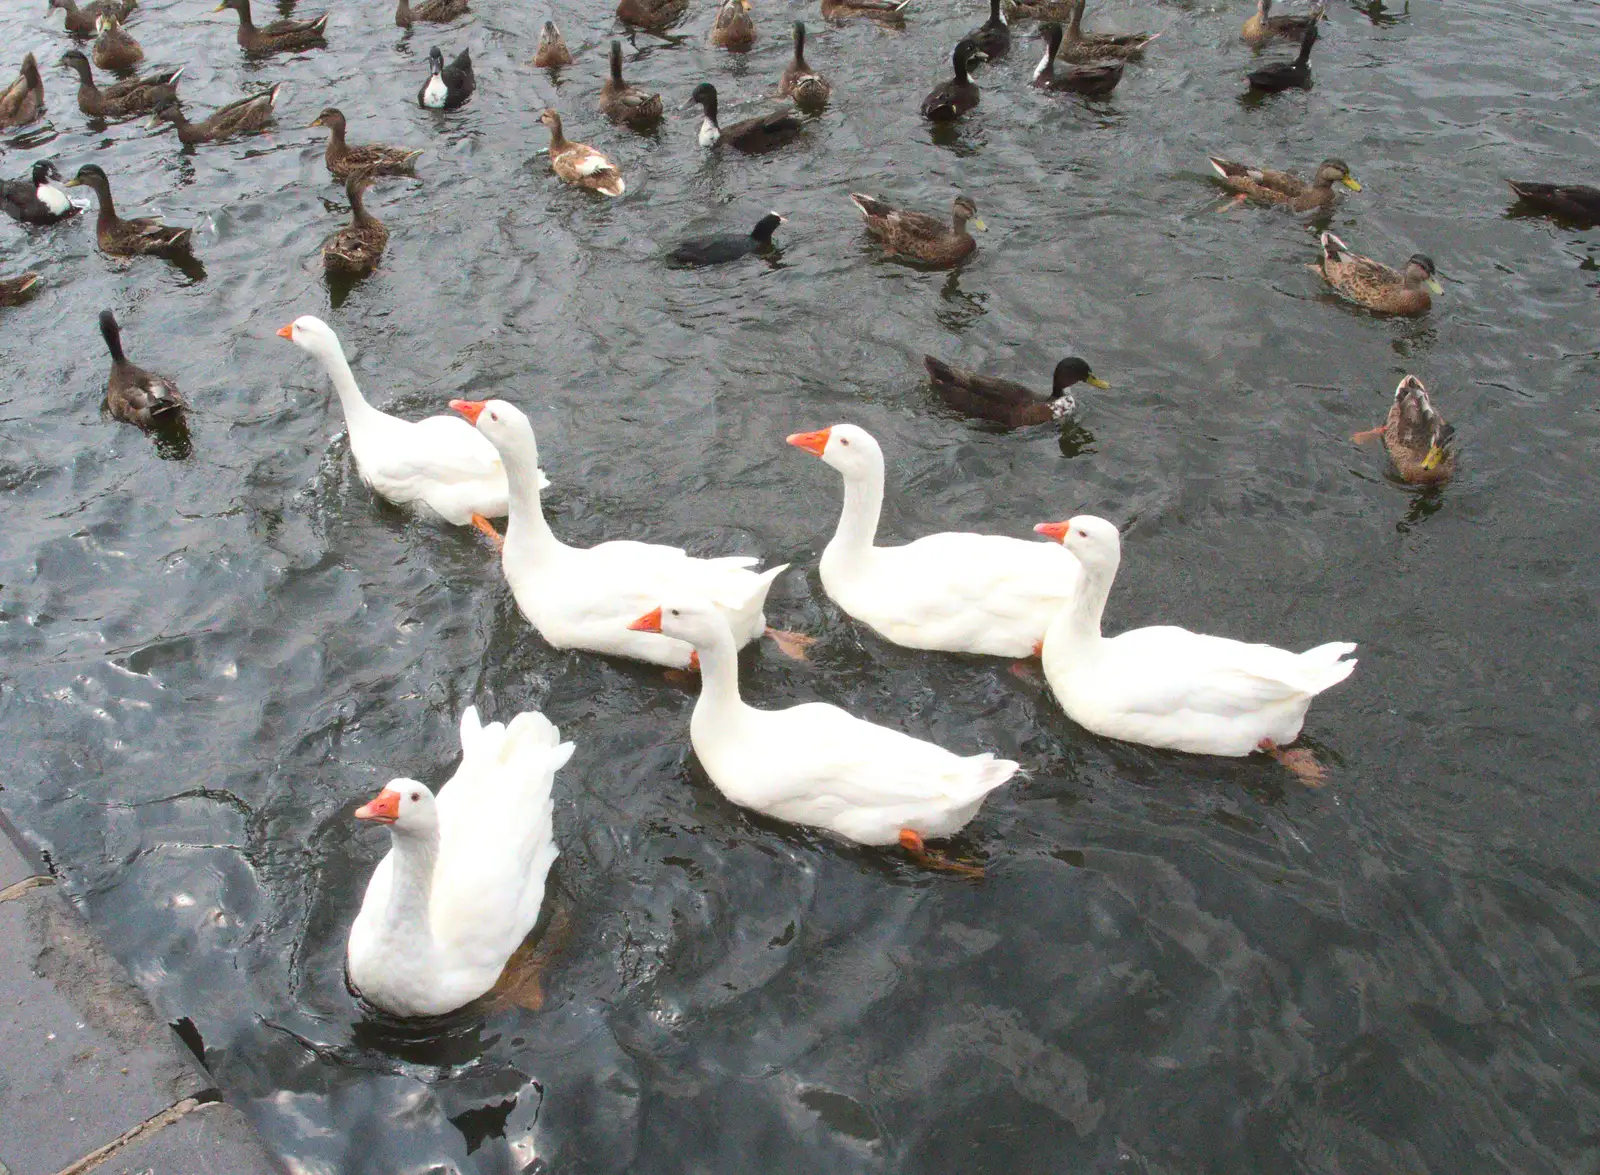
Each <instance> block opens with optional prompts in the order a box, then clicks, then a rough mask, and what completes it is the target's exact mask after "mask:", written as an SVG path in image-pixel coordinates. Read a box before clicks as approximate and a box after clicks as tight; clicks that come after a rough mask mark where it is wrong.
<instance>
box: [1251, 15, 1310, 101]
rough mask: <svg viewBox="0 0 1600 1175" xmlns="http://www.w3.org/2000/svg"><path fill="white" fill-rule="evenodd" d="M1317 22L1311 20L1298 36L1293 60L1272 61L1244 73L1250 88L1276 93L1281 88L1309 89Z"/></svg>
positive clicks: (1264, 92) (1265, 92) (1266, 92)
mask: <svg viewBox="0 0 1600 1175" xmlns="http://www.w3.org/2000/svg"><path fill="white" fill-rule="evenodd" d="M1317 36H1318V34H1317V24H1316V21H1312V22H1311V23H1310V24H1308V25H1307V26H1306V31H1305V32H1304V33H1303V34H1302V35H1301V37H1300V52H1299V54H1297V55H1296V57H1295V59H1294V60H1293V61H1274V62H1273V63H1272V64H1271V65H1263V66H1262V67H1261V68H1260V69H1253V70H1251V71H1250V72H1249V73H1248V74H1246V75H1245V80H1246V81H1248V82H1249V83H1250V88H1251V89H1252V90H1257V91H1259V92H1261V93H1263V94H1277V93H1280V92H1281V91H1283V90H1291V89H1299V90H1305V89H1309V88H1310V86H1311V46H1313V45H1315V44H1316V43H1317Z"/></svg>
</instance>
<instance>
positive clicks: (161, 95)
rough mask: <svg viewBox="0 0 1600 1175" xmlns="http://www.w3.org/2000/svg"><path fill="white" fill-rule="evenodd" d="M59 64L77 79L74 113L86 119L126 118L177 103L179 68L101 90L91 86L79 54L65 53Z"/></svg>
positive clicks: (75, 51)
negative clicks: (78, 111)
mask: <svg viewBox="0 0 1600 1175" xmlns="http://www.w3.org/2000/svg"><path fill="white" fill-rule="evenodd" d="M61 64H62V65H63V66H65V67H66V68H68V69H70V70H72V71H73V72H74V73H76V74H77V75H78V109H79V110H81V111H83V112H84V114H86V115H88V116H89V117H90V118H126V117H128V116H129V115H133V114H143V113H144V112H145V111H147V110H153V109H154V108H155V107H157V106H159V105H160V104H161V103H163V102H176V101H177V100H178V78H179V77H180V76H181V75H182V73H183V67H182V66H179V67H178V68H177V69H163V70H160V71H158V72H156V73H153V74H150V75H148V76H146V77H142V78H133V79H131V80H130V81H126V82H116V83H115V84H113V85H110V86H107V87H106V88H105V89H103V90H102V89H101V88H100V87H99V86H97V85H95V84H94V72H93V71H92V70H91V69H90V68H89V59H88V58H87V57H85V56H84V55H83V52H82V51H81V50H78V49H68V50H67V51H66V52H65V53H63V54H62V55H61Z"/></svg>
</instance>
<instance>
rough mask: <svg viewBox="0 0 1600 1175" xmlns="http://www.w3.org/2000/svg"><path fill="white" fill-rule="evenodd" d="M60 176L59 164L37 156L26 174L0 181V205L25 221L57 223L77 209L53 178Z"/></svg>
mask: <svg viewBox="0 0 1600 1175" xmlns="http://www.w3.org/2000/svg"><path fill="white" fill-rule="evenodd" d="M60 178H61V173H60V172H59V171H57V170H56V165H55V164H54V163H51V162H50V161H49V160H48V159H40V160H38V161H37V162H36V163H35V164H34V165H33V167H32V168H31V169H30V170H29V172H28V175H27V178H25V179H20V180H6V181H5V183H3V184H0V208H4V209H5V211H6V215H7V216H9V217H11V219H12V220H20V221H22V222H23V223H24V224H54V223H56V221H58V220H65V219H66V218H67V217H69V216H71V215H72V214H73V213H75V212H77V211H78V206H77V205H76V204H74V203H73V202H72V200H71V199H70V198H69V197H68V196H67V193H66V192H65V191H64V190H63V189H62V188H61V187H60V186H59V185H57V184H54V183H52V182H51V181H52V180H58V179H60Z"/></svg>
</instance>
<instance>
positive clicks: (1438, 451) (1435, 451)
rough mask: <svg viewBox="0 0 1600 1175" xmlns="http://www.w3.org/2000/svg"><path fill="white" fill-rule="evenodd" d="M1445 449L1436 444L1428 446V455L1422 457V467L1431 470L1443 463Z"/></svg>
mask: <svg viewBox="0 0 1600 1175" xmlns="http://www.w3.org/2000/svg"><path fill="white" fill-rule="evenodd" d="M1444 459H1445V451H1444V450H1443V449H1442V448H1440V447H1439V446H1438V445H1430V446H1428V455H1427V456H1426V457H1424V458H1423V459H1422V468H1424V469H1426V470H1428V471H1429V472H1432V471H1433V470H1435V469H1438V468H1439V466H1441V465H1443V464H1444Z"/></svg>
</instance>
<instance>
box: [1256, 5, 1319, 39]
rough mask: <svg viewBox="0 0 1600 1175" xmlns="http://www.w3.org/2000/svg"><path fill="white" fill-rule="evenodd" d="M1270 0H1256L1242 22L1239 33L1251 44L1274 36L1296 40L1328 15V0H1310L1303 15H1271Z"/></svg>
mask: <svg viewBox="0 0 1600 1175" xmlns="http://www.w3.org/2000/svg"><path fill="white" fill-rule="evenodd" d="M1271 12H1272V0H1256V10H1255V12H1254V13H1252V14H1251V16H1250V19H1248V20H1247V21H1245V22H1244V27H1243V28H1242V29H1241V30H1240V31H1239V35H1240V36H1241V37H1243V38H1244V39H1245V41H1247V42H1248V43H1250V44H1251V45H1261V44H1264V43H1266V42H1267V41H1270V40H1271V39H1272V38H1274V37H1283V38H1285V39H1286V40H1290V41H1298V40H1300V39H1301V38H1303V37H1304V36H1305V35H1306V29H1308V28H1310V27H1311V26H1312V25H1314V24H1316V23H1317V21H1319V20H1323V19H1325V18H1326V17H1327V15H1328V0H1311V11H1310V12H1308V13H1306V14H1305V15H1304V16H1299V15H1290V16H1272V15H1271Z"/></svg>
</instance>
